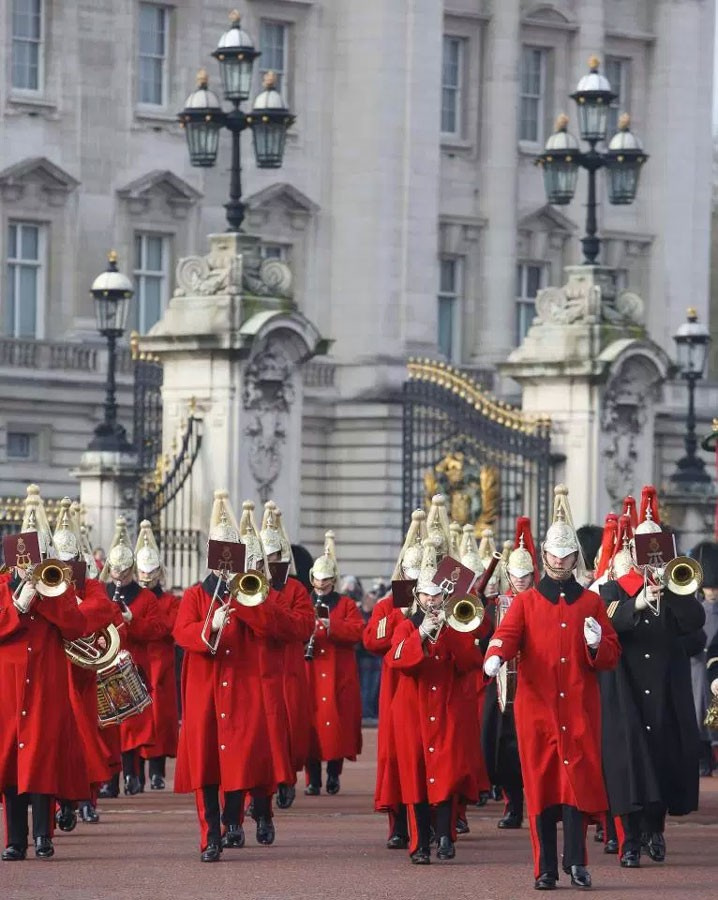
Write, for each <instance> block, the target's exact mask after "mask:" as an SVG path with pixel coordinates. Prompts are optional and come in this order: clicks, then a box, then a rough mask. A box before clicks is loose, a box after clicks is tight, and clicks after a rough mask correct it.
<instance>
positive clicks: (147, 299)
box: [133, 233, 169, 334]
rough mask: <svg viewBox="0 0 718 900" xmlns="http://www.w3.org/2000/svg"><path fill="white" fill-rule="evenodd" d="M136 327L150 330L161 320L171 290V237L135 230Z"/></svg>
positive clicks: (141, 332)
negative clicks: (136, 231)
mask: <svg viewBox="0 0 718 900" xmlns="http://www.w3.org/2000/svg"><path fill="white" fill-rule="evenodd" d="M133 274H134V280H135V297H134V310H135V323H134V324H135V328H136V329H137V331H139V333H140V334H147V332H148V331H149V330H150V328H152V326H153V325H154V324H155V323H156V322H159V320H160V319H161V318H162V313H163V312H164V310H165V307H166V305H167V298H168V294H169V238H168V237H166V236H165V235H161V234H148V233H137V234H135V267H134V272H133Z"/></svg>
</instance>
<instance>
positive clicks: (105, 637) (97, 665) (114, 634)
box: [65, 625, 120, 672]
mask: <svg viewBox="0 0 718 900" xmlns="http://www.w3.org/2000/svg"><path fill="white" fill-rule="evenodd" d="M119 652H120V633H119V631H118V630H117V628H115V626H114V625H108V626H107V627H106V628H101V629H100V630H99V631H96V632H94V634H88V635H87V636H86V637H83V638H78V639H77V640H76V641H65V653H66V654H67V656H68V658H69V660H70V662H71V663H74V664H75V665H76V666H79V667H80V668H81V669H92V670H94V671H95V672H99V671H100V670H101V669H104V668H106V667H107V666H109V665H112V663H113V662H114V661H115V659H116V658H117V654H118V653H119Z"/></svg>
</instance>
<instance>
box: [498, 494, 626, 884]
mask: <svg viewBox="0 0 718 900" xmlns="http://www.w3.org/2000/svg"><path fill="white" fill-rule="evenodd" d="M567 495H568V491H567V489H566V488H565V487H564V486H563V485H559V486H558V487H556V489H555V498H554V516H553V524H552V525H551V526H550V528H549V529H548V531H547V533H546V539H545V541H544V544H543V546H542V554H543V561H544V566H545V571H546V574H545V575H544V576H543V578H542V579H541V580H540V582H539V583H538V585H537V586H536V587H533V588H529V589H528V590H527V591H523V592H522V593H520V594H517V595H516V597H514V599H513V601H512V603H511V606H510V607H509V611H508V612H507V613H506V616H505V618H504V619H503V621H502V622H501V625H500V626H499V627H498V628H497V630H496V634H495V635H494V637H493V638H492V639H491V641H490V642H489V648H488V651H487V654H486V660H485V662H484V671H485V672H486V674H487V675H488V676H489V677H494V676H495V675H497V674H498V671H499V669H500V667H501V665H502V663H503V662H505V661H506V660H509V659H513V658H514V657H515V656H516V654H517V653H519V652H520V653H521V662H520V665H519V679H518V688H517V692H516V699H515V702H514V712H515V717H516V733H517V736H518V741H519V755H520V759H521V771H522V773H523V779H524V790H525V794H526V806H527V812H528V815H529V817H530V828H531V841H532V845H533V854H534V875H535V878H536V881H535V885H534V886H535V887H536V889H537V890H553V889H554V888H555V887H556V882H557V881H558V848H557V824H558V822H559V820H563V833H564V846H563V868H564V871H565V872H566V874H570V876H571V884H572V885H573V886H574V887H579V888H588V887H590V886H591V876H590V875H589V872H588V869H587V868H586V862H587V857H586V814H595V813H600V812H602V811H603V810H605V809H606V808H607V806H608V803H607V799H606V792H605V789H604V786H603V778H602V773H601V710H600V696H599V686H598V678H597V672H598V671H599V670H603V669H611V668H613V667H614V666H615V665H616V663H617V661H618V657H619V655H620V647H619V643H618V639H617V637H616V634H615V632H614V630H613V628H612V627H611V623H610V620H609V619H608V616H607V615H606V611H605V607H604V605H603V602H602V601H601V598H600V597H599V596H598V595H597V594H594V593H592V592H591V591H587V590H585V589H584V588H582V587H581V585H580V584H579V583H578V581H577V580H576V578H575V577H574V575H573V572H574V569H576V568H577V567H578V568H579V569H580V568H581V565H582V561H581V559H580V551H579V545H578V539H577V537H576V532H575V530H574V528H573V524H572V522H571V513H570V509H569V506H568V497H567Z"/></svg>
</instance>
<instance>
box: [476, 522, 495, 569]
mask: <svg viewBox="0 0 718 900" xmlns="http://www.w3.org/2000/svg"><path fill="white" fill-rule="evenodd" d="M494 553H496V542H495V541H494V532H493V529H492V528H484V530H483V531H482V532H481V543H480V544H479V556H480V557H481V562H482V563H483V564H484V568H486V566H487V565H488V563H489V561H490V559H491V557H492V556H493V555H494Z"/></svg>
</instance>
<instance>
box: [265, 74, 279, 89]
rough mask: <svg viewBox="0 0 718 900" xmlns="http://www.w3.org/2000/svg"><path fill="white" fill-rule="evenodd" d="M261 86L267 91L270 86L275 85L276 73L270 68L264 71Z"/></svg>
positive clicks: (273, 86) (274, 86)
mask: <svg viewBox="0 0 718 900" xmlns="http://www.w3.org/2000/svg"><path fill="white" fill-rule="evenodd" d="M262 86H263V87H264V89H265V90H267V91H269V90H272V88H275V89H276V87H277V73H276V72H273V71H272V70H271V69H270V71H269V72H265V74H264V78H263V79H262Z"/></svg>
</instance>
